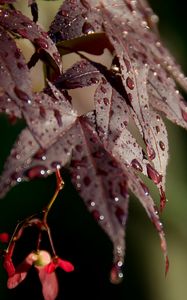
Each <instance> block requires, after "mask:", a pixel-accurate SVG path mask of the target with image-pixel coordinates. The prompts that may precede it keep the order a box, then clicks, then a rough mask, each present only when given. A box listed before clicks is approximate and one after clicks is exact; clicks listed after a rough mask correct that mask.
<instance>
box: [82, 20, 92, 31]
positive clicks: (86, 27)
mask: <svg viewBox="0 0 187 300" xmlns="http://www.w3.org/2000/svg"><path fill="white" fill-rule="evenodd" d="M82 32H83V33H84V34H92V33H94V32H95V31H94V28H93V26H92V25H91V24H90V23H88V22H85V23H84V24H83V27H82Z"/></svg>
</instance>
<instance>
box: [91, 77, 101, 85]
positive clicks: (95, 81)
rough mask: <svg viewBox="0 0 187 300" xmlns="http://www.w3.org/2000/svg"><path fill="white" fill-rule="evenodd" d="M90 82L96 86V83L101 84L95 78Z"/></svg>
mask: <svg viewBox="0 0 187 300" xmlns="http://www.w3.org/2000/svg"><path fill="white" fill-rule="evenodd" d="M90 81H91V83H93V84H96V83H98V82H99V80H98V79H97V78H94V77H92V78H90Z"/></svg>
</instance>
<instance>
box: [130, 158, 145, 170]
mask: <svg viewBox="0 0 187 300" xmlns="http://www.w3.org/2000/svg"><path fill="white" fill-rule="evenodd" d="M131 166H132V167H133V168H134V169H135V170H137V171H139V172H142V171H143V168H142V165H141V164H140V163H139V161H138V160H137V159H133V160H132V161H131Z"/></svg>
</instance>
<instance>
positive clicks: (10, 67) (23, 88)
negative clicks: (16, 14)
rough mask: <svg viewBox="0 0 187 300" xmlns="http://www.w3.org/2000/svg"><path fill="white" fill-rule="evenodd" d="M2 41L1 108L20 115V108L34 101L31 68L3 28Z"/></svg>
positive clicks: (0, 30)
mask: <svg viewBox="0 0 187 300" xmlns="http://www.w3.org/2000/svg"><path fill="white" fill-rule="evenodd" d="M0 43H1V47H0V64H1V68H0V89H1V92H0V100H1V102H0V109H1V110H2V111H3V110H5V111H6V110H7V113H8V112H10V113H11V112H12V113H13V114H14V115H15V116H18V117H20V114H21V111H20V108H21V107H22V106H24V105H25V103H27V104H28V103H30V102H31V101H32V87H31V79H30V74H29V70H28V68H27V65H26V63H25V60H24V57H23V55H22V53H21V51H20V50H19V49H18V48H17V47H16V44H15V42H14V40H13V39H12V38H11V37H10V36H9V35H8V34H7V33H6V32H5V31H4V30H3V29H2V28H0ZM12 61H14V63H12ZM15 104H17V107H16V105H15Z"/></svg>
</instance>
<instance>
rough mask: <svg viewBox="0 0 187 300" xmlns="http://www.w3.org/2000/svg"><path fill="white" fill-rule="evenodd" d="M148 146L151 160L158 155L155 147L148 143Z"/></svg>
mask: <svg viewBox="0 0 187 300" xmlns="http://www.w3.org/2000/svg"><path fill="white" fill-rule="evenodd" d="M146 148H147V155H148V157H149V159H150V160H153V159H155V157H156V153H155V150H154V149H153V148H151V147H150V146H149V145H147V146H146Z"/></svg>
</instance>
